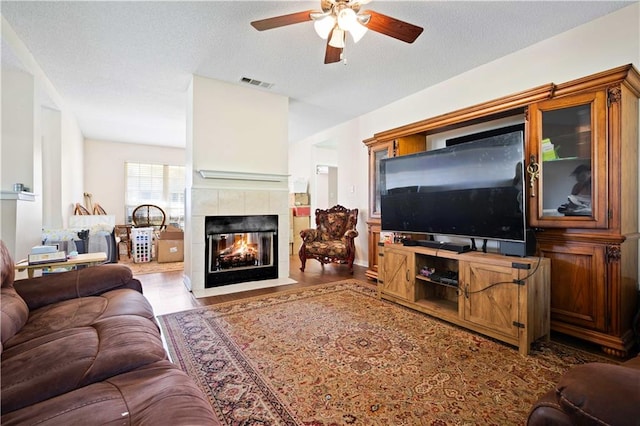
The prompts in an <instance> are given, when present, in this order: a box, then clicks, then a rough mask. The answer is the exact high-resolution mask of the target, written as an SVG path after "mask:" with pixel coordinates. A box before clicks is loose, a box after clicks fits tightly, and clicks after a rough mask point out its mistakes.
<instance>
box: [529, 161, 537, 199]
mask: <svg viewBox="0 0 640 426" xmlns="http://www.w3.org/2000/svg"><path fill="white" fill-rule="evenodd" d="M527 173H529V188H530V189H531V191H530V193H531V196H532V197H535V196H536V185H535V183H536V180H537V179H538V178H540V164H538V163H537V162H536V157H535V156H533V155H532V156H531V162H530V163H529V165H528V166H527Z"/></svg>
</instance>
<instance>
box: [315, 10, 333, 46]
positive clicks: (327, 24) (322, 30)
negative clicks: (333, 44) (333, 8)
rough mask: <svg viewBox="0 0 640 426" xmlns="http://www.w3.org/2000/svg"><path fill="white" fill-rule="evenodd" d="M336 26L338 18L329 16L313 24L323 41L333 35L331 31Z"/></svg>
mask: <svg viewBox="0 0 640 426" xmlns="http://www.w3.org/2000/svg"><path fill="white" fill-rule="evenodd" d="M335 25H336V18H335V17H333V15H327V16H325V17H323V18H321V19H316V20H315V21H314V22H313V28H314V29H315V30H316V33H318V35H319V36H320V38H321V39H323V40H326V39H327V38H328V37H329V34H331V30H332V29H333V27H335Z"/></svg>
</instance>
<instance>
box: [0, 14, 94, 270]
mask: <svg viewBox="0 0 640 426" xmlns="http://www.w3.org/2000/svg"><path fill="white" fill-rule="evenodd" d="M1 20H2V25H1V27H2V48H3V49H6V51H3V54H2V56H3V59H4V58H11V63H5V62H4V61H3V63H2V106H3V108H2V128H3V131H2V149H1V151H2V161H1V165H2V172H1V173H0V176H1V179H2V181H1V182H0V187H1V189H2V190H7V189H12V185H13V183H15V182H21V183H24V184H25V185H27V186H29V187H30V189H31V190H32V191H33V192H34V193H35V194H36V196H35V201H21V202H20V203H19V204H20V206H19V207H18V208H15V207H12V208H8V209H7V208H5V207H7V206H5V204H6V203H7V201H5V200H4V199H3V200H2V204H3V206H2V211H3V212H5V211H7V210H11V211H14V212H17V214H16V215H12V214H7V215H3V217H2V227H1V229H2V235H0V237H1V238H2V239H3V240H4V239H5V235H6V236H7V238H6V239H9V238H8V236H9V235H10V234H11V235H14V236H16V237H15V241H16V242H15V243H14V244H13V245H12V246H10V247H8V248H9V251H10V252H11V254H12V255H13V257H14V258H24V257H26V255H27V252H28V250H29V248H30V247H32V246H34V245H37V244H40V243H41V229H42V227H43V224H44V223H45V222H47V223H52V222H56V223H59V222H60V220H62V222H63V224H64V223H66V221H67V218H68V216H69V215H71V213H72V211H71V209H63V210H64V211H63V212H60V211H52V210H51V209H55V208H56V207H55V206H70V205H72V203H74V202H76V201H80V200H81V199H82V185H83V174H82V164H83V146H82V144H83V137H82V134H81V132H80V128H79V126H78V124H77V121H76V118H75V116H74V115H73V113H72V112H71V110H70V109H69V108H68V106H67V105H66V104H65V102H64V100H63V98H62V97H61V96H60V94H59V93H58V92H57V90H56V89H55V87H54V86H53V85H52V84H51V82H50V81H49V79H48V78H47V76H46V75H45V74H44V72H43V71H42V69H41V68H40V66H39V65H38V63H37V62H36V60H35V59H34V58H33V56H32V55H31V53H30V52H29V50H28V49H27V48H26V46H25V45H24V43H23V42H22V41H21V40H20V39H19V38H18V36H17V35H16V33H15V31H13V28H12V27H11V25H10V24H9V23H8V22H7V21H6V20H5V19H4V17H2V18H1ZM18 75H20V77H18ZM14 77H15V78H14ZM7 78H9V80H7ZM16 79H18V80H19V81H20V84H19V85H18V86H14V85H13V84H14V83H15V82H16V81H17V80H16ZM16 125H17V127H18V128H19V129H20V130H19V131H18V133H15V130H16V128H15V127H13V126H16ZM5 128H7V129H9V130H8V131H7V132H6V133H5ZM52 131H53V132H56V131H57V132H59V134H57V135H52V134H51V132H52ZM51 137H52V138H53V139H54V140H56V143H59V148H56V149H59V150H60V153H61V154H60V157H57V156H55V155H54V156H46V155H44V151H45V150H43V143H48V141H49V139H47V138H51ZM7 154H8V155H7ZM54 169H55V170H59V171H60V173H59V175H58V174H56V176H59V179H49V177H51V176H53V174H52V173H51V172H50V171H51V170H54ZM44 170H49V172H48V174H47V176H46V177H47V179H45V178H44V176H43V171H44ZM45 193H46V194H47V196H48V197H58V198H57V199H56V200H55V201H54V200H51V199H49V200H48V201H47V204H46V205H45V204H43V194H45ZM11 203H13V201H11Z"/></svg>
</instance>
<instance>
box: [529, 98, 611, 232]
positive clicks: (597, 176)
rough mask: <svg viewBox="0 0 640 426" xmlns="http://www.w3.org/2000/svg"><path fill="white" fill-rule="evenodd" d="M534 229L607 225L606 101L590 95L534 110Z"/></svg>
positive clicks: (531, 213)
mask: <svg viewBox="0 0 640 426" xmlns="http://www.w3.org/2000/svg"><path fill="white" fill-rule="evenodd" d="M529 113H530V115H529V117H530V144H529V146H530V150H531V152H530V157H529V162H528V165H527V178H528V182H529V186H528V191H529V207H530V208H529V216H530V220H529V222H530V225H531V226H534V227H535V226H541V227H542V226H543V227H562V228H572V227H577V228H600V227H606V226H607V214H606V212H607V206H606V193H607V191H606V153H607V152H606V146H607V139H606V119H605V116H606V96H605V92H604V91H603V92H595V93H588V94H584V95H577V96H571V97H566V98H561V99H557V100H549V101H544V102H540V103H537V104H534V105H532V106H531V107H530V109H529Z"/></svg>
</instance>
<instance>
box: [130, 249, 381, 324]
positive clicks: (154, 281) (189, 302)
mask: <svg viewBox="0 0 640 426" xmlns="http://www.w3.org/2000/svg"><path fill="white" fill-rule="evenodd" d="M365 271H366V268H365V267H364V266H357V265H354V266H353V274H351V273H349V268H348V267H347V266H346V265H338V264H327V265H324V267H322V265H321V264H320V262H318V261H316V260H307V265H306V268H305V271H304V272H302V271H300V259H299V258H298V256H291V259H290V268H289V277H290V278H291V279H293V280H295V281H297V283H296V284H289V285H284V286H278V287H269V288H264V289H258V290H251V291H245V292H241V293H233V294H225V295H221V296H212V297H206V298H200V299H196V298H195V297H193V295H192V294H191V292H189V291H188V290H187V289H186V287H185V286H184V283H183V272H182V271H175V272H163V273H157V274H144V275H138V276H136V278H138V279H139V280H140V282H141V283H142V291H143V293H144V295H145V296H146V298H147V299H148V300H149V302H151V305H152V306H153V311H154V312H155V314H156V315H164V314H168V313H172V312H179V311H183V310H186V309H191V308H194V307H198V306H206V305H212V304H215V303H220V302H227V301H232V300H238V299H242V298H245V297H252V296H258V295H263V294H271V293H276V292H279V291H284V290H289V289H293V288H301V287H308V286H313V285H318V284H324V283H330V282H333V281H339V280H344V279H348V278H356V279H359V280H362V281H367V277H366V275H365ZM369 282H370V283H372V284H373V283H374V282H373V281H369Z"/></svg>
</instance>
